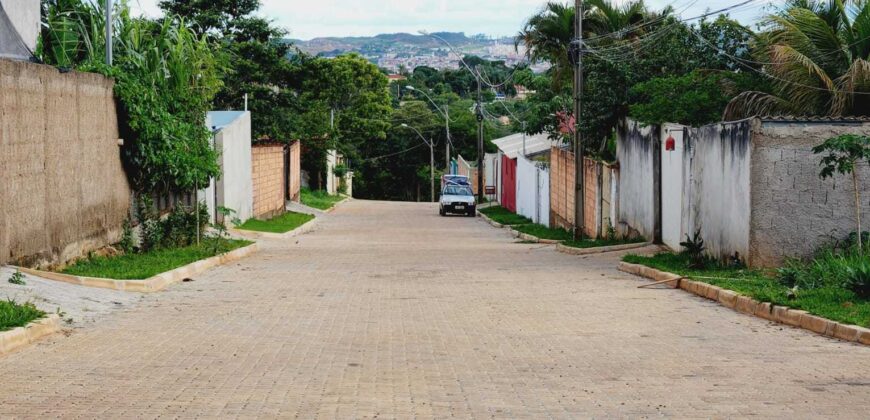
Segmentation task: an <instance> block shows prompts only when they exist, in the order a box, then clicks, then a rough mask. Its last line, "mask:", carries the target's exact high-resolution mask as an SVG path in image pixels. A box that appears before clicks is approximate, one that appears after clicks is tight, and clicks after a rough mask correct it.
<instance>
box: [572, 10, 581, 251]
mask: <svg viewBox="0 0 870 420" xmlns="http://www.w3.org/2000/svg"><path fill="white" fill-rule="evenodd" d="M574 14H575V16H574V40H573V41H572V44H574V45H573V46H574V48H571V49H570V51H571V52H572V54H576V55H575V57H573V58H574V63H575V64H574V240H579V239H582V238H583V234H584V232H583V231H584V224H585V214H584V208H583V207H584V206H583V204H584V200H583V198H584V197H583V196H584V184H585V180H584V179H583V177H584V175H585V171H584V170H583V137H582V135H581V134H580V111H581V109H582V97H583V0H575V1H574Z"/></svg>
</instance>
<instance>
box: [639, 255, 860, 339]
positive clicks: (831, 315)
mask: <svg viewBox="0 0 870 420" xmlns="http://www.w3.org/2000/svg"><path fill="white" fill-rule="evenodd" d="M624 261H625V262H628V263H632V264H642V265H646V266H648V267H652V268H656V269H659V270H664V271H668V272H671V273H675V274H679V275H681V276H686V277H688V278H690V279H692V280H697V281H700V282H704V283H709V284H712V285H715V286H719V287H722V288H724V289H729V290H733V291H735V292H738V293H741V294H743V295H746V296H750V297H752V298H754V299H756V300H758V301H761V302H771V303H774V304H777V305H781V306H788V307H791V308H796V309H801V310H804V311H807V312H809V313H811V314H814V315H818V316H821V317H824V318H827V319H830V320H833V321H838V322H845V323H848V324H854V325H860V326H863V327H870V301H868V300H867V299H862V298H860V297H858V296H857V295H856V294H855V293H853V292H852V291H850V290H847V289H844V288H841V287H836V286H823V287H820V288H817V289H805V290H801V289H798V290H797V293H796V296H795V297H794V298H791V299H790V298H789V297H788V296H787V293H788V291H789V289H788V288H787V287H785V286H783V285H782V284H780V283H779V282H778V281H777V280H776V279H775V278H774V277H773V275H772V273H766V272H762V271H758V270H748V269H736V268H727V267H713V268H710V269H705V270H695V269H689V268H686V267H687V261H688V260H687V258H686V257H685V256H683V255H677V254H670V253H664V254H658V255H656V256H653V257H643V256H638V255H628V256H626V257H625V258H624Z"/></svg>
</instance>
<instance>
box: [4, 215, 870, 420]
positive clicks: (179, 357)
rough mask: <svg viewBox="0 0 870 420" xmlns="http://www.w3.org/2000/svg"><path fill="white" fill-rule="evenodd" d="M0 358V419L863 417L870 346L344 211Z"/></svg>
mask: <svg viewBox="0 0 870 420" xmlns="http://www.w3.org/2000/svg"><path fill="white" fill-rule="evenodd" d="M264 248H265V249H263V250H262V251H261V252H260V253H258V254H257V255H255V256H253V257H251V258H248V259H245V260H243V261H240V262H238V263H234V264H232V265H230V266H225V267H221V268H218V269H215V270H212V271H210V272H209V273H206V274H204V275H201V276H199V277H197V278H196V279H195V281H194V282H191V283H183V284H179V285H176V286H174V287H172V288H171V289H170V290H168V291H165V292H163V293H160V294H157V295H151V296H148V297H147V298H145V299H144V300H143V302H142V303H140V304H139V305H138V306H135V307H132V308H127V309H125V310H123V311H120V312H116V313H114V314H113V315H112V316H111V317H107V318H104V319H102V320H100V321H99V322H96V323H94V324H92V325H88V326H87V327H85V328H82V329H78V330H75V331H74V332H73V333H72V334H71V335H69V336H63V335H59V336H56V337H53V338H51V339H49V340H46V341H43V342H41V343H39V344H37V345H35V346H32V347H29V348H27V349H25V350H24V351H19V352H16V353H14V354H11V355H8V356H5V357H3V358H0V377H2V378H3V379H2V386H0V417H4V415H10V416H20V417H35V418H45V417H54V416H61V417H87V418H90V417H111V418H127V417H157V416H160V415H166V416H167V417H185V418H187V417H195V416H200V417H214V418H233V417H290V418H292V417H299V418H314V417H321V418H364V417H378V418H411V417H417V418H430V417H438V418H444V417H459V418H491V417H498V418H578V417H644V416H650V417H651V416H673V417H745V416H751V415H756V416H764V417H792V418H805V417H839V418H867V417H868V416H870V412H868V407H870V405H868V404H870V402H868V401H870V400H868V397H870V349H868V348H866V347H861V346H857V345H853V344H848V343H843V342H839V341H835V340H831V339H828V338H824V337H819V336H816V335H813V334H810V333H807V332H804V331H801V330H796V329H791V328H788V327H782V326H777V325H771V324H769V323H767V322H764V321H762V320H759V319H755V318H751V317H747V316H744V315H740V314H738V313H735V312H733V311H731V310H728V309H724V308H721V307H719V306H718V305H715V304H713V303H711V302H707V301H704V300H702V299H700V298H697V297H694V296H691V295H689V294H686V293H684V292H681V291H676V290H669V289H667V290H649V289H637V288H636V286H638V285H639V284H641V280H639V279H637V278H633V277H631V276H628V275H625V274H622V273H619V272H617V271H616V270H615V269H614V265H615V262H616V261H617V258H618V257H617V256H604V257H601V256H599V257H590V258H581V257H575V256H568V255H563V254H559V253H556V252H554V250H553V249H552V248H551V247H543V246H539V245H530V244H520V243H515V241H514V240H513V239H511V238H510V237H509V236H508V235H507V234H506V233H505V232H504V231H502V230H498V229H495V228H493V227H490V226H489V225H487V224H485V223H484V222H483V221H481V220H480V219H473V218H441V217H438V216H437V214H436V211H435V209H434V207H432V206H431V205H429V204H411V203H406V204H403V203H382V202H365V201H353V202H349V203H346V204H344V205H342V206H341V207H340V208H339V209H338V211H336V212H335V213H333V214H331V215H328V216H326V217H325V218H324V219H323V220H322V221H321V223H320V225H319V227H318V229H317V230H316V231H315V232H313V233H311V234H308V235H305V236H302V237H299V238H296V239H293V240H289V241H285V242H284V243H268V244H265V247H264Z"/></svg>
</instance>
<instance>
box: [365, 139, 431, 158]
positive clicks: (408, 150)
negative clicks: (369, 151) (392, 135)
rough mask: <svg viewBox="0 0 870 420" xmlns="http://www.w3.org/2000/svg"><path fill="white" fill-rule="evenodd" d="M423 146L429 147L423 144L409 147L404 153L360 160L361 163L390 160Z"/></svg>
mask: <svg viewBox="0 0 870 420" xmlns="http://www.w3.org/2000/svg"><path fill="white" fill-rule="evenodd" d="M423 146H428V145H427V144H423V143H421V144H418V145H416V146H413V147H409V148H407V149H405V150H402V151H399V152H395V153H390V154H386V155H381V156H376V157H373V158H365V159H360V161H362V162H371V161H375V160H379V159H383V158H388V157H393V156H398V155H401V154H402V153H407V152H410V151H411V150H414V149H417V148H420V147H423Z"/></svg>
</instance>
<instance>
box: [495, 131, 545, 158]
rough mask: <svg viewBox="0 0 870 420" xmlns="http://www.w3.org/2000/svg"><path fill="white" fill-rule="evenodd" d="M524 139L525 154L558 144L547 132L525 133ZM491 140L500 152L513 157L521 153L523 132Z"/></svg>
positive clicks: (531, 153)
mask: <svg viewBox="0 0 870 420" xmlns="http://www.w3.org/2000/svg"><path fill="white" fill-rule="evenodd" d="M525 139H526V141H525V155H526V156H531V155H536V154H539V153H541V152H544V151H547V150H550V148H551V147H553V146H556V145H558V142H555V141H553V140H550V138H549V136H548V135H547V133H541V134H535V135H533V136H529V135H526V136H525ZM492 142H493V144H495V145H496V147H498V150H501V152H502V153H504V155H505V156H507V157H508V158H510V159H515V158H516V157H517V156H519V155H521V154H523V133H516V134H511V135H509V136H507V137H502V138H500V139H496V140H493V141H492Z"/></svg>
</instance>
